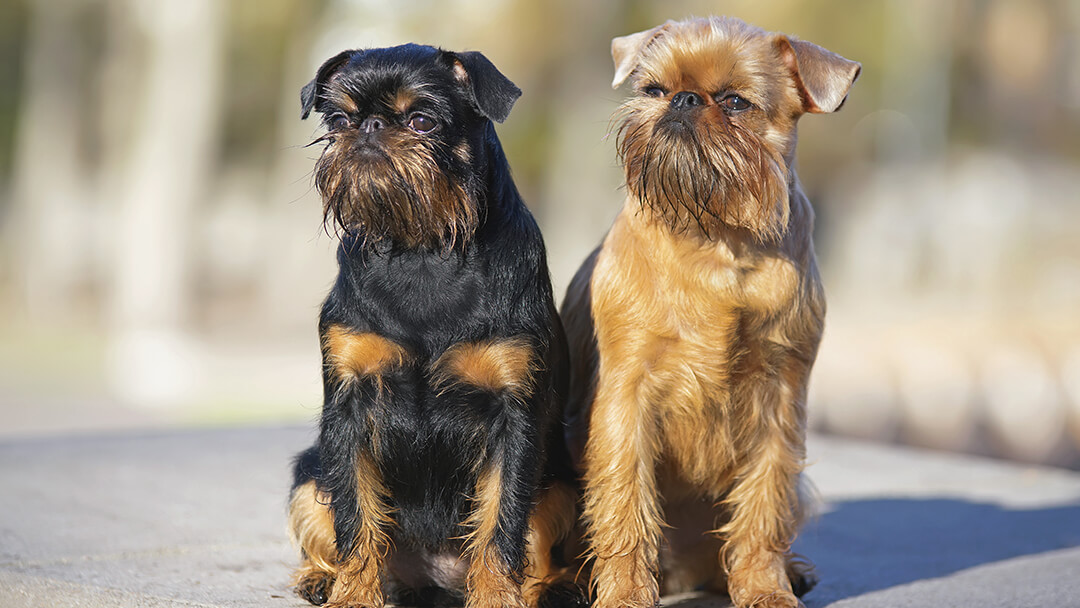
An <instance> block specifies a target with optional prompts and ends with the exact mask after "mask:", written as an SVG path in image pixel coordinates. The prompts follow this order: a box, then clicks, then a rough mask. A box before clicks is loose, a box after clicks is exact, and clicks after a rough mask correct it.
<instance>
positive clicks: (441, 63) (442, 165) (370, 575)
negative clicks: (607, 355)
mask: <svg viewBox="0 0 1080 608" xmlns="http://www.w3.org/2000/svg"><path fill="white" fill-rule="evenodd" d="M519 95H520V91H519V90H518V89H517V87H515V86H514V84H513V83H512V82H510V81H509V80H508V79H507V78H506V77H505V76H503V75H502V74H501V73H500V72H499V71H498V70H497V69H496V68H495V66H494V65H492V64H491V62H490V61H488V60H487V59H486V58H485V57H484V56H483V55H481V54H480V53H475V52H468V53H451V52H447V51H443V50H440V49H436V48H432V47H428V46H417V45H404V46H398V47H394V48H386V49H369V50H356V51H347V52H343V53H341V54H339V55H337V56H336V57H333V58H332V59H330V60H329V61H327V62H326V63H325V64H323V65H322V67H321V68H319V71H318V74H317V76H316V78H315V79H314V80H312V82H311V83H309V84H308V85H307V86H306V87H304V90H303V92H302V94H301V100H302V104H303V116H304V117H307V115H308V114H309V113H310V112H311V111H313V110H314V111H316V112H319V113H321V114H322V116H323V121H324V125H325V127H326V129H327V132H326V134H325V135H324V136H323V137H321V138H320V139H319V140H318V141H322V142H325V144H326V147H325V149H324V151H323V153H322V156H321V158H320V159H319V161H318V163H317V166H316V172H315V182H316V186H317V188H318V190H319V192H320V194H321V195H322V198H323V201H324V204H325V217H326V222H327V225H328V226H331V227H333V229H334V231H335V232H336V233H337V234H339V235H340V236H341V245H340V247H339V249H338V263H339V265H340V272H339V274H338V278H337V282H336V283H335V284H334V287H333V289H332V290H331V292H330V295H329V297H328V298H327V299H326V302H325V304H324V305H323V309H322V315H321V318H320V322H319V334H320V337H321V340H322V352H323V386H324V392H325V401H324V405H323V411H322V419H321V425H320V433H319V438H318V443H317V444H316V445H315V446H314V447H312V448H310V449H309V450H307V451H306V452H304V453H302V454H301V455H300V456H299V457H298V458H297V461H296V467H295V481H294V486H293V490H292V495H291V502H290V511H289V524H290V531H291V533H292V536H293V538H294V540H295V541H296V542H297V544H298V545H299V547H300V549H301V551H302V562H301V565H300V568H299V570H298V571H297V573H296V589H297V591H298V593H299V594H300V595H301V596H302V597H304V598H306V599H308V600H309V601H311V602H312V603H314V604H326V605H328V606H336V607H340V606H350V607H361V608H381V607H382V606H383V605H384V603H385V602H386V601H387V600H390V601H393V602H394V603H396V604H399V605H400V604H435V605H442V604H447V603H449V604H454V603H456V604H460V603H461V602H462V601H464V603H465V605H466V606H470V607H488V606H490V607H491V608H496V607H498V608H506V607H513V606H531V605H536V604H538V603H539V601H540V600H541V596H544V597H546V596H545V595H544V593H545V591H546V590H548V589H549V588H552V586H549V585H548V583H550V582H552V581H553V580H554V578H555V576H556V568H557V567H558V566H559V564H558V563H557V560H556V562H553V545H555V544H556V543H557V542H558V541H559V539H560V538H561V537H562V536H563V535H564V534H565V533H566V532H567V530H568V529H569V528H570V526H571V525H572V524H573V518H574V501H575V493H574V490H573V489H572V488H571V487H570V486H569V485H567V484H564V483H561V482H560V481H559V480H560V479H572V474H571V473H570V469H569V461H568V458H567V457H566V456H565V453H566V451H565V446H564V444H563V440H562V427H561V425H559V424H558V421H559V420H560V416H561V412H562V400H563V399H564V398H565V383H566V375H567V370H566V366H567V363H566V346H565V337H564V335H563V330H562V327H561V325H560V324H559V321H558V316H557V313H556V308H555V305H554V303H553V300H552V294H551V284H550V279H549V276H548V270H547V264H546V254H545V251H544V245H543V241H542V240H541V236H540V232H539V230H538V228H537V226H536V223H535V221H534V220H533V218H532V216H531V214H530V213H529V211H528V210H527V209H526V207H525V205H524V203H523V202H522V200H521V197H520V195H519V194H518V191H517V189H516V187H515V186H514V183H513V181H512V180H511V177H510V170H509V167H508V165H507V162H506V158H505V157H504V155H503V151H502V148H501V146H500V144H499V140H498V139H497V137H496V135H495V129H494V126H493V125H492V122H491V121H492V120H495V121H499V122H501V121H502V120H504V119H505V118H506V116H507V114H508V113H509V112H510V109H511V107H512V106H513V104H514V102H515V101H516V100H517V98H518V96H519ZM562 591H565V588H564V589H562Z"/></svg>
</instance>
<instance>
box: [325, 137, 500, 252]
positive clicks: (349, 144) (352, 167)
mask: <svg viewBox="0 0 1080 608" xmlns="http://www.w3.org/2000/svg"><path fill="white" fill-rule="evenodd" d="M354 137H355V136H351V137H350V136H343V135H334V136H333V137H331V136H329V135H327V136H324V137H323V138H320V140H316V141H322V140H329V144H328V145H327V147H326V148H325V149H324V150H323V154H322V156H321V157H320V158H319V161H318V163H317V165H316V168H315V185H316V188H317V189H318V190H319V193H320V194H321V195H322V198H323V224H324V226H326V227H327V229H328V231H330V230H332V231H333V232H334V233H336V234H337V235H338V236H342V235H343V234H347V235H358V236H360V237H361V238H362V239H363V242H364V243H365V244H375V243H379V242H382V241H390V242H391V243H395V244H401V245H404V246H405V247H408V248H415V247H424V248H428V249H433V250H434V249H444V250H448V249H452V248H453V247H454V245H455V244H457V243H463V242H465V241H467V240H468V239H469V238H471V236H472V234H473V232H474V231H475V230H476V226H477V224H478V223H479V212H478V209H479V205H478V204H477V195H476V193H475V187H469V186H467V185H465V184H463V183H462V181H464V180H462V179H458V178H455V177H454V176H453V175H452V174H451V173H450V172H449V171H445V170H442V169H441V168H440V167H439V166H438V164H437V163H436V162H435V160H434V158H435V151H434V150H433V149H432V146H431V144H429V143H428V142H425V141H421V140H419V139H417V138H410V137H407V136H391V135H387V136H386V137H387V139H388V141H384V142H380V143H379V144H370V143H369V144H362V145H361V146H360V147H358V146H356V145H354V143H353V139H354ZM391 151H392V152H391Z"/></svg>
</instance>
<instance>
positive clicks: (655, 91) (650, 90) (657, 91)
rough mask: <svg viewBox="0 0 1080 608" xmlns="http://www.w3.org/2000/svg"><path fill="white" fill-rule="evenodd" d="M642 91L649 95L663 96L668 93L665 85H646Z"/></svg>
mask: <svg viewBox="0 0 1080 608" xmlns="http://www.w3.org/2000/svg"><path fill="white" fill-rule="evenodd" d="M641 92H642V93H645V94H646V95H648V96H649V97H663V96H664V95H667V91H665V90H664V88H663V87H658V86H655V85H653V86H648V87H645V88H644V89H642V90H641Z"/></svg>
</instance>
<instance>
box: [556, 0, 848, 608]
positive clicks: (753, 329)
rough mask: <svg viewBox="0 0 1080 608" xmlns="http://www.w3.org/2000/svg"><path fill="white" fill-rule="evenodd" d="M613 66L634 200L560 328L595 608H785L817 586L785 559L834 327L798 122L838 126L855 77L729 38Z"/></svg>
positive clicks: (697, 25)
mask: <svg viewBox="0 0 1080 608" xmlns="http://www.w3.org/2000/svg"><path fill="white" fill-rule="evenodd" d="M612 51H613V57H614V59H615V64H616V77H615V85H616V86H617V85H618V84H619V83H620V82H622V80H624V79H626V78H628V77H629V78H630V79H631V80H632V82H633V85H634V88H635V90H636V95H635V96H634V97H633V98H632V99H630V100H629V101H627V102H626V104H624V106H623V107H622V109H621V110H620V113H619V114H618V116H619V119H620V120H621V124H620V126H619V127H618V129H619V131H618V133H619V137H618V146H619V155H620V158H621V160H622V162H623V165H624V168H625V171H626V180H627V198H626V203H625V206H624V208H623V211H622V213H621V214H620V215H619V216H618V218H617V219H616V221H615V224H614V226H613V227H612V229H611V231H610V232H609V233H608V235H607V237H606V238H605V239H604V242H603V244H602V245H601V247H600V248H599V249H598V250H597V251H595V252H594V253H593V254H592V255H591V256H590V257H589V259H587V260H586V261H585V263H584V265H583V266H582V267H581V269H580V270H579V271H578V273H577V275H576V276H575V277H574V280H573V282H572V284H571V286H570V288H569V290H568V293H567V297H566V301H565V302H564V304H563V309H562V314H563V320H564V323H565V324H566V329H567V336H568V339H569V344H570V349H571V357H572V360H573V366H572V370H571V388H570V390H571V392H570V399H569V403H568V409H567V412H568V419H569V425H570V439H571V448H572V450H573V451H574V453H575V456H576V458H577V462H578V465H579V466H580V467H581V468H582V469H583V472H584V480H585V501H584V503H585V511H584V516H585V520H586V525H587V528H588V542H589V552H590V556H591V557H592V563H593V566H592V584H593V586H594V588H595V591H596V598H597V599H596V606H597V607H598V608H651V607H652V606H654V605H656V603H657V602H658V600H659V596H660V593H661V591H663V592H665V593H670V592H679V591H686V590H690V589H694V588H698V587H700V586H706V587H708V588H714V589H726V590H727V591H728V592H729V594H730V596H731V598H732V600H733V601H734V603H735V605H736V606H738V607H739V608H747V607H750V606H755V607H769V608H777V607H794V606H797V605H800V602H799V601H798V599H797V598H796V594H801V593H804V592H806V591H807V590H808V589H809V588H810V587H811V586H812V585H813V582H814V580H815V579H814V578H813V576H812V575H811V574H810V570H811V567H810V565H809V563H808V562H805V561H804V560H801V559H799V558H797V557H796V556H794V555H792V554H791V550H790V547H791V542H792V540H793V538H794V536H795V533H796V531H797V529H798V526H799V524H800V521H801V519H802V518H803V516H804V513H805V511H806V508H807V504H806V503H807V501H806V496H805V494H806V492H805V491H804V487H803V485H802V484H803V482H802V480H801V472H802V469H803V463H804V458H805V446H804V436H805V419H806V412H805V404H806V386H807V380H808V377H809V373H810V368H811V366H812V364H813V361H814V358H815V355H816V352H817V347H818V342H819V340H820V337H821V332H822V327H823V321H824V314H825V300H824V295H823V292H822V288H821V281H820V279H819V277H818V271H817V265H816V262H815V259H814V251H813V245H812V242H811V233H812V231H813V217H814V216H813V211H812V209H811V207H810V204H809V202H808V201H807V199H806V197H805V195H804V194H803V193H802V190H801V188H800V186H799V182H798V178H797V177H796V175H795V172H794V169H793V163H794V148H795V139H796V136H795V123H796V120H797V119H798V117H799V116H800V115H802V114H803V113H804V112H807V111H832V110H835V109H836V108H837V107H838V106H839V103H840V102H841V101H842V100H843V97H844V95H846V93H847V90H848V88H849V87H850V86H851V83H852V82H853V81H854V78H855V77H856V76H857V74H858V64H856V63H854V62H850V61H847V60H846V59H843V58H841V57H839V56H836V55H833V54H831V53H829V52H828V51H825V50H824V49H821V48H820V47H816V46H814V45H811V44H809V43H804V42H802V41H797V40H794V39H792V38H788V37H786V36H784V35H782V34H771V33H767V32H764V31H762V30H760V29H758V28H754V27H752V26H749V25H747V24H745V23H743V22H741V21H739V20H737V19H730V18H711V19H695V20H689V21H684V22H668V23H666V24H664V25H662V26H659V27H657V28H654V29H652V30H648V31H646V32H640V33H638V34H632V35H630V36H626V37H623V38H617V39H616V40H615V41H613V43H612ZM807 76H810V77H809V78H807ZM681 92H691V93H694V94H695V95H697V98H696V99H697V100H698V101H700V103H694V104H692V105H687V104H685V103H676V102H675V101H674V100H675V95H676V94H678V93H681ZM732 95H737V96H738V97H740V98H741V100H744V101H746V102H749V104H748V105H747V106H743V105H741V101H739V102H738V103H736V102H735V101H731V100H730V99H728V98H729V97H730V96H732ZM690 98H691V97H688V96H686V95H684V96H683V97H682V98H681V99H683V100H684V101H685V100H686V99H690ZM725 100H727V101H725ZM728 102H730V105H725V103H728ZM665 525H669V526H671V528H669V529H667V532H665Z"/></svg>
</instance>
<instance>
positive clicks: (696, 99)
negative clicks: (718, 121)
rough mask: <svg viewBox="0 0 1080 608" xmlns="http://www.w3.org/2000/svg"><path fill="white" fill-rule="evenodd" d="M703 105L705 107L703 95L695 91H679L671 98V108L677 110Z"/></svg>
mask: <svg viewBox="0 0 1080 608" xmlns="http://www.w3.org/2000/svg"><path fill="white" fill-rule="evenodd" d="M703 105H705V100H704V99H702V98H701V95H698V94H697V93H695V92H693V91H679V92H678V93H676V94H675V96H674V97H672V98H671V107H672V108H673V109H675V110H684V109H687V108H692V107H694V106H703Z"/></svg>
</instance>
